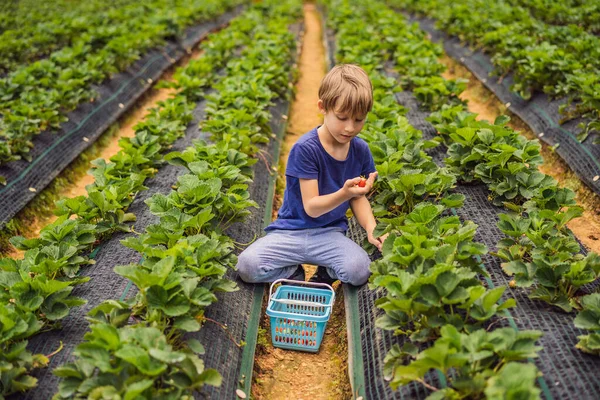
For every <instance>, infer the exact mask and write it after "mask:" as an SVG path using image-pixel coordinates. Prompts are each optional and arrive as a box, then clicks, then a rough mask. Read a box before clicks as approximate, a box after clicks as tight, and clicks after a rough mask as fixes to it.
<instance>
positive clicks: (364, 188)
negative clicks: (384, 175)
mask: <svg viewBox="0 0 600 400" xmlns="http://www.w3.org/2000/svg"><path fill="white" fill-rule="evenodd" d="M375 177H377V172H371V173H370V174H369V179H367V180H366V181H365V178H361V177H356V178H352V179H348V180H347V181H346V182H345V183H344V187H343V188H342V190H343V191H344V193H346V195H347V196H348V197H350V198H354V197H359V196H364V195H366V194H367V193H369V192H370V191H371V188H373V183H374V182H375Z"/></svg>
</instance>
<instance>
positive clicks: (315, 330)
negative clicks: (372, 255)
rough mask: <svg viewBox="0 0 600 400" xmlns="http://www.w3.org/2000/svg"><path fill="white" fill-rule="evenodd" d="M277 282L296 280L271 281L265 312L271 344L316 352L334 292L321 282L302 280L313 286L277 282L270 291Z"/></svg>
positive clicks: (333, 298) (327, 318)
mask: <svg viewBox="0 0 600 400" xmlns="http://www.w3.org/2000/svg"><path fill="white" fill-rule="evenodd" d="M281 282H289V283H292V284H293V283H296V284H297V283H298V281H293V280H289V279H278V280H276V281H275V282H273V283H272V284H271V289H270V290H269V305H268V307H267V315H268V316H269V317H270V318H271V338H272V340H273V346H275V347H279V348H282V349H291V350H301V351H308V352H312V353H316V352H317V351H319V347H320V346H321V340H322V339H323V333H324V332H325V327H326V326H327V321H329V317H330V316H331V308H332V307H333V302H334V301H335V292H334V291H333V288H332V287H331V286H329V285H327V284H325V283H312V282H302V284H303V285H307V286H314V287H304V286H294V285H281V286H279V287H278V288H277V291H276V292H275V294H273V288H274V287H275V285H276V284H277V283H281ZM319 287H323V288H325V289H319Z"/></svg>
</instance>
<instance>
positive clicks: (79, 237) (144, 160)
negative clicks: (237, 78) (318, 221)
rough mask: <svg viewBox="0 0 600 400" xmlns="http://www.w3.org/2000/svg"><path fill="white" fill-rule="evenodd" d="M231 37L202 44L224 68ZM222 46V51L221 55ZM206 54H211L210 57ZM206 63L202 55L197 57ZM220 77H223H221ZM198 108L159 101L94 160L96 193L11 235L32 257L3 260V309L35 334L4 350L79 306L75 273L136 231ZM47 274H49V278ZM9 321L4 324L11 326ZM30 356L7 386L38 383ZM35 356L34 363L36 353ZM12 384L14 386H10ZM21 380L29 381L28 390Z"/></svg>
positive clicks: (179, 100)
mask: <svg viewBox="0 0 600 400" xmlns="http://www.w3.org/2000/svg"><path fill="white" fill-rule="evenodd" d="M239 18H240V19H242V18H246V19H249V20H253V21H255V22H254V25H256V24H257V23H258V22H257V21H259V20H260V18H261V14H260V13H257V12H253V13H250V14H248V17H245V16H242V17H239ZM233 26H235V24H233ZM232 37H235V35H233V36H232V35H231V34H230V32H228V31H227V30H225V31H222V32H220V33H216V34H213V35H211V40H210V42H205V43H204V44H203V45H202V46H204V47H210V48H211V51H210V52H209V53H210V58H211V59H212V60H214V61H215V62H216V63H218V65H222V64H223V63H224V62H225V61H224V60H226V59H227V58H228V57H231V56H232V55H231V53H230V52H229V51H227V49H228V48H229V46H230V40H231V38H232ZM238 40H239V42H238V45H243V44H244V43H246V42H248V41H250V40H251V36H248V37H246V36H239V37H238ZM219 49H223V51H222V52H220V51H219ZM208 56H209V55H208V54H206V57H208ZM201 59H202V57H200V59H199V60H201ZM211 76H213V75H212V72H211ZM215 79H216V80H218V79H219V77H218V76H217V77H216V78H215ZM211 83H212V82H211ZM200 89H201V88H198V87H196V92H195V94H194V96H195V97H194V98H197V96H198V95H199V93H198V91H199V90H200ZM204 89H206V88H204ZM190 93H191V92H190ZM194 107H195V105H194V103H193V102H192V101H190V100H188V99H186V98H185V97H183V96H175V97H172V98H170V99H168V100H166V101H164V102H160V103H159V107H157V108H155V109H152V110H151V113H150V115H149V116H148V117H147V118H146V120H145V121H143V122H142V123H140V124H138V125H137V126H136V127H135V129H136V134H135V136H134V137H133V138H128V139H122V140H121V141H120V142H119V144H120V146H121V151H120V152H119V153H118V154H117V155H115V156H113V157H112V158H111V160H110V162H108V163H107V162H105V161H104V160H97V161H95V162H94V163H93V168H92V170H91V171H90V173H91V174H92V175H93V176H94V178H95V182H94V183H93V184H91V185H89V186H88V191H89V193H95V194H93V195H91V196H88V197H86V196H81V197H77V198H74V199H64V200H61V201H59V202H58V205H57V213H58V214H59V215H60V216H61V217H60V218H59V219H58V221H57V222H56V223H54V224H52V225H50V226H48V227H45V228H43V229H42V231H41V235H40V238H39V239H24V238H18V237H16V238H13V244H14V245H15V246H17V247H18V248H20V249H22V250H26V257H25V259H24V260H11V259H2V260H1V261H0V275H1V277H0V282H2V286H3V288H5V293H3V296H1V297H0V302H1V303H2V304H4V307H9V308H10V307H15V306H16V307H18V308H17V311H19V312H24V313H25V314H24V315H25V316H24V318H25V320H26V321H28V326H30V327H32V329H31V330H28V329H25V333H24V334H23V336H22V337H21V336H18V337H17V336H10V337H8V338H7V340H8V341H7V342H6V343H5V344H4V346H5V348H12V346H15V347H14V348H15V349H16V348H19V349H20V348H24V346H25V345H26V343H25V342H24V341H23V339H24V338H26V337H28V336H31V335H33V334H34V333H35V332H37V331H39V330H40V329H42V328H46V329H48V328H53V327H57V326H58V325H59V322H60V319H61V318H63V317H64V316H66V315H67V314H68V309H69V307H72V306H76V305H80V304H81V300H80V299H77V298H74V297H71V296H70V293H71V290H72V286H74V285H76V284H79V283H83V282H85V281H86V279H84V278H76V277H75V274H76V273H77V270H78V269H79V268H80V267H81V266H82V265H86V264H91V263H92V262H93V261H91V260H89V258H88V257H87V254H89V251H90V250H91V249H92V247H93V246H95V245H97V244H98V243H99V242H100V241H101V240H105V239H107V238H108V237H109V236H110V235H111V233H112V232H114V231H116V230H126V231H129V230H131V228H130V227H129V226H126V225H125V223H126V222H127V221H128V220H132V219H133V218H134V216H133V215H132V214H128V213H126V209H127V207H128V206H129V205H130V204H131V202H132V201H133V199H134V196H135V194H136V192H138V191H140V190H145V187H144V186H143V182H144V180H145V179H146V178H148V177H150V176H153V175H154V174H155V173H156V171H157V168H158V167H160V165H161V164H163V163H164V161H163V154H164V150H165V149H166V148H168V147H169V146H170V145H171V143H172V142H173V141H175V140H176V139H177V138H179V137H181V136H182V135H183V133H184V132H185V128H186V126H187V125H188V123H189V122H190V121H191V119H192V114H191V113H192V110H193V109H194ZM219 149H220V148H217V147H215V149H213V150H210V151H208V150H206V149H204V150H200V149H199V150H198V152H199V153H202V154H204V156H205V157H209V158H211V157H213V156H215V154H216V153H219V152H220V150H219ZM222 153H223V154H222V155H220V156H218V157H215V159H219V160H228V161H235V165H236V166H237V167H239V169H240V171H244V172H248V171H249V165H252V164H253V163H254V162H256V160H255V159H248V158H247V157H245V156H242V155H240V154H237V153H235V152H233V151H232V150H231V149H229V150H227V149H225V150H224V151H222ZM222 178H223V180H224V181H227V180H229V181H227V182H242V181H243V182H246V180H247V178H240V177H237V178H235V179H234V178H231V170H230V169H228V168H225V169H223V174H222ZM227 184H228V185H229V183H227ZM73 217H76V218H75V219H73ZM104 218H106V219H104ZM209 219H210V218H209ZM175 240H177V239H175ZM38 264H39V265H38ZM221 268H222V267H221ZM47 274H51V276H50V277H48V276H47ZM67 278H68V279H67ZM15 284H16V285H17V286H16V288H15V295H19V297H16V298H13V297H12V296H11V295H10V292H9V290H10V288H11V287H12V286H13V285H15ZM217 286H218V288H220V289H218V290H230V289H231V288H232V287H231V285H230V284H229V283H227V282H221V283H220V284H219V285H216V286H215V287H216V288H217ZM4 294H5V295H4ZM30 309H31V311H29V310H30ZM123 312H125V313H126V314H127V315H129V314H130V311H126V310H125V309H121V310H120V311H119V314H118V317H117V318H119V319H121V318H122V317H123V315H125V314H123ZM107 318H108V317H107ZM7 321H8V320H5V322H6V323H7V324H8V322H7ZM198 323H199V322H198ZM21 325H22V324H21ZM7 326H8V325H7ZM33 327H35V329H33ZM8 329H10V328H8ZM19 329H21V328H19ZM24 343H25V344H24ZM11 354H12V353H11ZM14 354H16V355H19V354H21V353H17V352H15V353H14ZM28 354H29V353H23V356H22V357H21V356H19V357H20V358H14V359H13V361H14V363H13V364H10V365H9V364H3V368H4V369H3V372H2V379H4V381H3V383H2V384H3V388H6V390H9V389H8V388H12V389H10V390H26V389H27V388H29V387H32V386H34V385H35V379H33V378H32V377H31V376H29V375H28V373H29V371H30V370H31V369H32V368H38V367H41V366H43V365H45V364H44V363H41V362H37V361H36V362H29V361H28V360H31V359H32V358H30V357H29V355H28ZM33 357H34V358H33V359H34V360H35V359H36V357H38V356H37V355H36V356H33ZM23 360H25V361H23ZM22 361H23V362H22ZM13 380H14V381H15V383H14V386H11V385H12V383H11V382H12V381H13ZM19 382H27V384H28V386H25V385H24V384H21V383H19ZM15 388H16V389H15ZM3 390H4V389H3Z"/></svg>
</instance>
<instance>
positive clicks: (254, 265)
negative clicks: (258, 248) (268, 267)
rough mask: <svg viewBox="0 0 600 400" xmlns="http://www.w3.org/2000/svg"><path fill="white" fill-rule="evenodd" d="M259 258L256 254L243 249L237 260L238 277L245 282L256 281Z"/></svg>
mask: <svg viewBox="0 0 600 400" xmlns="http://www.w3.org/2000/svg"><path fill="white" fill-rule="evenodd" d="M259 266H260V260H259V258H258V256H256V254H253V253H252V252H251V251H248V249H246V250H244V251H243V252H242V253H241V254H240V255H239V256H238V261H237V265H236V268H237V271H238V274H239V275H240V278H241V279H242V280H243V281H244V282H247V283H257V280H258V275H259Z"/></svg>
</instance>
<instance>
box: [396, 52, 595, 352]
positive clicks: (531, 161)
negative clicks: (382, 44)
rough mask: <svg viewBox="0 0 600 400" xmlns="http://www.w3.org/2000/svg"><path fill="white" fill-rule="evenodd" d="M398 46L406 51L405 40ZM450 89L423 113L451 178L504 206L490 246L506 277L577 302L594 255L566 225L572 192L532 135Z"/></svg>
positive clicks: (575, 211)
mask: <svg viewBox="0 0 600 400" xmlns="http://www.w3.org/2000/svg"><path fill="white" fill-rule="evenodd" d="M398 54H400V55H402V56H406V48H403V49H402V51H401V52H399V53H398ZM397 61H398V60H397ZM437 65H438V67H439V68H443V67H442V66H441V65H440V64H439V63H438V64H437ZM399 71H400V73H406V72H405V70H403V69H402V68H400V69H399ZM440 79H441V78H440ZM417 90H418V89H415V95H416V96H417V98H418V97H419V95H418V93H417ZM457 94H458V93H451V94H450V96H449V99H448V100H449V102H448V103H447V104H445V105H443V106H442V108H441V110H439V111H436V112H434V113H433V114H432V115H431V117H430V118H429V119H428V121H429V122H431V123H432V124H433V125H434V127H435V128H436V129H437V131H438V133H439V134H440V137H441V138H442V139H443V140H444V142H445V144H446V146H447V148H448V151H447V158H446V159H445V163H446V165H447V166H448V168H449V171H450V172H451V173H453V174H454V175H455V176H456V177H457V178H458V180H459V182H461V183H469V182H473V181H480V182H483V183H485V184H486V185H487V186H488V189H489V190H490V195H489V200H490V201H491V202H492V203H493V204H494V205H497V206H503V207H505V208H506V209H507V210H509V211H512V213H511V214H501V215H500V222H499V223H498V227H499V228H500V230H501V231H502V232H503V233H505V234H506V235H507V238H506V239H505V240H503V241H501V242H500V243H498V252H497V254H496V255H497V256H498V257H500V258H501V259H502V260H503V261H505V262H504V263H503V265H502V266H503V269H504V271H505V272H506V273H507V274H508V275H511V276H512V275H513V274H514V276H515V280H514V281H513V282H511V285H515V286H521V287H532V291H531V294H530V297H531V298H533V299H537V300H542V301H545V302H548V303H549V304H552V305H554V306H558V307H560V308H561V309H563V310H564V311H566V312H570V311H572V309H573V308H576V309H579V308H581V305H580V300H579V299H578V297H579V296H580V295H581V292H580V291H579V290H580V288H582V287H583V286H584V285H587V284H589V283H592V282H595V281H596V280H597V279H598V278H599V277H600V257H599V256H598V255H597V254H596V253H589V254H587V255H586V256H584V255H582V254H581V248H580V245H579V243H578V242H577V240H576V238H575V237H574V236H573V233H572V232H571V231H570V230H569V229H568V227H567V223H568V222H570V221H571V220H572V219H574V218H577V217H579V216H581V215H582V212H583V209H582V208H581V207H580V206H577V204H576V202H575V193H574V192H573V191H572V190H571V189H567V188H561V187H559V186H558V183H557V182H556V180H554V179H553V178H552V177H550V176H548V175H545V174H543V173H541V172H539V171H538V167H539V166H540V165H541V164H542V162H543V158H542V156H541V155H540V148H541V146H540V144H539V141H538V140H527V139H526V138H525V137H523V136H521V135H519V133H518V132H516V131H513V130H512V129H511V128H509V127H508V126H506V124H507V122H508V121H509V117H507V116H501V117H498V118H497V119H496V121H494V122H493V123H490V122H488V121H477V120H476V114H473V113H469V112H468V111H467V110H466V107H465V105H464V104H456V105H452V102H453V101H454V102H455V103H456V101H455V99H456V95H457ZM421 100H422V99H421ZM422 104H424V105H425V106H426V107H427V108H429V109H430V110H436V109H438V108H439V107H436V106H431V105H430V104H428V102H427V101H424V102H422ZM596 329H597V328H596ZM596 351H597V349H596Z"/></svg>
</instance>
